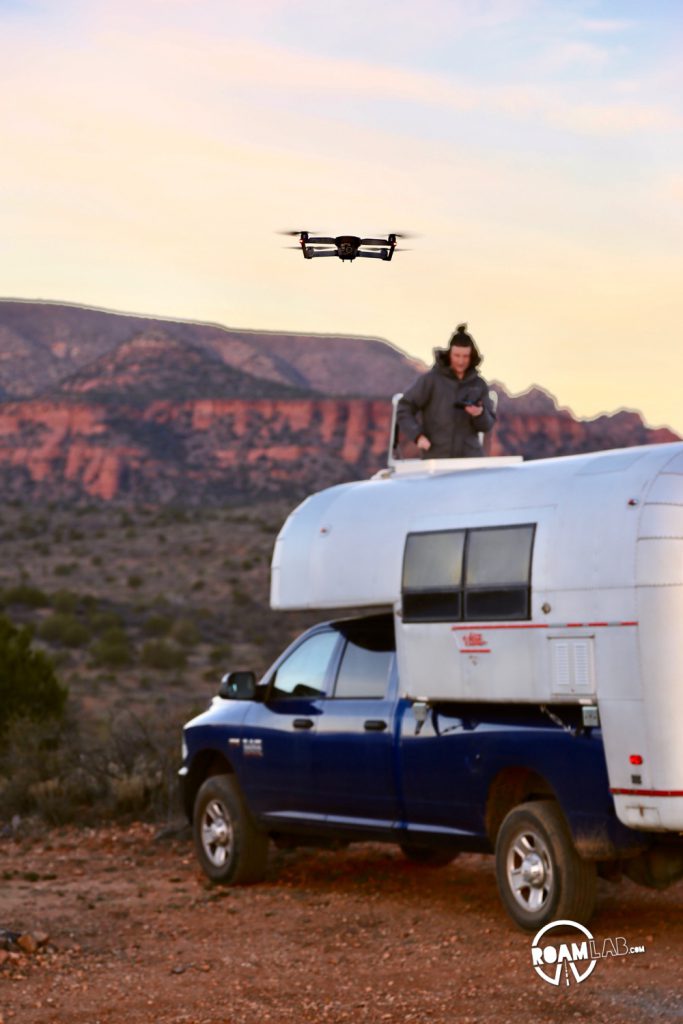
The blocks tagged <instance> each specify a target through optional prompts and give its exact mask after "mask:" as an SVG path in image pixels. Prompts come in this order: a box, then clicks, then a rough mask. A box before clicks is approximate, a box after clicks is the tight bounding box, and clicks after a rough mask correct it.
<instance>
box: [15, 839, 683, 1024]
mask: <svg viewBox="0 0 683 1024" xmlns="http://www.w3.org/2000/svg"><path fill="white" fill-rule="evenodd" d="M682 911H683V884H681V883H679V884H678V885H676V886H674V887H673V888H671V889H669V890H668V891H667V892H665V893H654V892H650V891H647V890H645V889H641V888H638V887H637V886H635V885H633V884H632V883H630V882H622V883H621V884H620V885H610V884H608V883H602V882H601V883H600V896H599V904H598V911H597V913H596V916H595V917H594V919H593V921H592V924H591V931H592V933H593V935H594V936H595V939H596V945H597V947H598V949H600V948H602V943H603V940H604V939H605V938H608V937H610V938H614V937H622V936H623V937H625V938H626V941H627V943H628V945H629V946H637V945H644V946H645V952H644V953H642V954H639V955H636V954H634V955H624V956H620V957H616V958H615V957H611V958H608V959H605V960H600V961H598V963H597V965H596V968H595V969H594V971H593V972H592V974H591V975H590V977H588V978H586V980H585V981H583V982H582V983H580V984H576V983H575V982H574V983H572V984H571V985H566V984H561V985H560V986H558V987H554V986H552V985H550V984H547V983H546V982H545V981H543V980H542V979H541V978H540V977H539V976H538V975H537V974H536V972H535V971H534V969H533V967H532V964H531V938H530V937H529V936H527V935H525V934H524V933H522V932H520V931H517V930H516V928H515V927H514V926H513V925H512V924H511V923H510V921H509V920H508V919H507V917H506V916H505V914H504V912H503V910H502V908H501V905H500V903H499V901H498V895H497V892H496V887H495V876H494V870H493V861H492V858H490V857H484V856H478V855H477V856H475V855H468V856H462V857H460V858H459V859H458V860H457V861H455V862H454V863H453V864H451V865H449V866H448V867H447V868H442V869H438V870H436V869H428V868H424V867H417V866H414V865H412V864H409V863H407V862H406V861H404V860H403V858H402V857H401V855H400V853H399V852H398V851H395V850H394V849H392V848H385V847H382V846H379V845H370V844H368V845H359V846H352V847H350V848H349V849H348V850H346V851H341V852H329V851H316V850H296V851H289V852H279V851H274V852H273V855H272V860H271V864H270V868H269V874H268V878H267V880H266V882H264V883H262V884H260V885H256V886H252V887H249V888H235V889H222V888H217V887H213V886H211V885H210V884H209V883H207V881H206V880H205V879H204V877H203V875H202V874H201V872H200V870H199V869H198V867H197V864H196V862H195V858H194V854H193V850H192V845H191V840H190V838H189V837H188V836H187V835H186V834H180V835H175V836H174V837H172V838H160V837H159V836H158V835H157V834H156V830H155V829H154V828H153V827H152V826H148V825H140V824H136V825H133V826H131V827H127V828H124V827H109V828H103V829H98V830H85V831H84V830H77V829H64V830H56V831H52V832H43V833H36V832H34V833H33V834H31V835H25V836H23V837H6V838H4V839H0V929H3V928H4V929H5V930H11V931H16V932H29V933H31V934H33V935H34V936H37V937H38V939H39V940H40V941H41V942H42V943H43V944H42V945H41V946H40V947H39V949H38V950H37V951H36V952H34V953H32V954H30V955H29V954H24V953H16V952H14V953H11V954H7V953H6V952H2V953H0V959H2V960H3V962H2V963H0V1024H124V1022H125V1024H227V1022H234V1024H242V1022H244V1024H252V1022H253V1024H257V1022H258V1024H266V1022H271V1024H278V1022H280V1021H282V1022H289V1021H292V1022H294V1021H296V1022H297V1024H326V1022H330V1024H344V1022H354V1024H363V1022H373V1024H374V1022H378V1024H383V1022H388V1024H394V1022H395V1024H399V1022H401V1024H403V1022H410V1021H416V1022H421V1024H422V1022H424V1024H446V1022H448V1024H451V1022H453V1024H488V1022H494V1021H495V1022H496V1024H506V1022H510V1024H519V1022H522V1021H523V1022H525V1024H551V1022H552V1024H556V1022H558V1021H565V1020H566V1021H572V1022H573V1021H589V1020H590V1021H596V1022H601V1024H602V1022H604V1024H626V1022H628V1024H640V1022H643V1024H644V1022H648V1024H651V1022H652V1021H664V1022H673V1021H683V913H682ZM41 932H42V933H46V934H47V935H49V939H46V936H45V934H43V935H42V936H41V935H40V933H41Z"/></svg>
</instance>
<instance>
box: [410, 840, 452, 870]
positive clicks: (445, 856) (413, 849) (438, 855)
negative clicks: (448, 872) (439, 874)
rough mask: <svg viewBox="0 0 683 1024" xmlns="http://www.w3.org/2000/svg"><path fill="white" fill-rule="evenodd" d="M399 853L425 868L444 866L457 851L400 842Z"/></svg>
mask: <svg viewBox="0 0 683 1024" xmlns="http://www.w3.org/2000/svg"><path fill="white" fill-rule="evenodd" d="M401 853H402V854H403V856H404V857H405V858H406V859H407V860H409V861H410V862H411V863H412V864H419V865H420V866H421V867H425V868H445V867H446V865H447V864H450V863H451V861H452V860H455V858H456V857H457V856H458V853H457V851H453V850H434V849H431V848H430V847H429V846H411V845H410V844H408V843H401Z"/></svg>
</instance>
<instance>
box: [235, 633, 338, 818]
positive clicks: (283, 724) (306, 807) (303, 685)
mask: <svg viewBox="0 0 683 1024" xmlns="http://www.w3.org/2000/svg"><path fill="white" fill-rule="evenodd" d="M340 642H341V641H340V636H339V634H338V633H337V632H336V631H335V630H333V629H331V628H327V629H322V630H320V631H318V632H316V633H313V634H309V635H308V636H305V637H304V638H303V640H302V641H301V643H299V644H298V645H297V646H296V647H295V648H294V649H293V650H290V651H288V652H287V653H286V654H285V655H284V657H283V658H282V659H281V660H280V661H279V662H276V664H275V666H274V668H273V669H272V671H271V675H270V678H269V679H267V680H266V683H267V688H266V698H265V700H264V701H263V702H262V703H254V704H252V705H251V706H250V708H249V711H248V712H247V715H246V716H245V720H244V726H243V730H242V762H243V765H242V767H243V770H242V772H241V779H240V781H241V783H242V786H243V789H244V792H245V795H246V798H247V803H248V804H249V806H250V807H251V808H252V809H253V810H254V811H255V812H256V813H257V814H259V815H261V814H265V815H268V816H269V817H272V818H275V817H277V818H281V819H283V820H284V819H289V820H297V819H298V820H301V819H302V818H307V819H308V818H310V816H311V813H312V812H314V799H313V790H314V776H313V766H312V756H311V754H312V743H313V738H314V736H315V734H316V730H317V726H318V722H319V720H320V715H321V710H322V703H323V698H324V696H325V694H326V692H328V687H329V685H330V678H331V673H332V670H333V668H334V665H335V664H336V661H337V658H336V652H337V649H338V646H339V644H340Z"/></svg>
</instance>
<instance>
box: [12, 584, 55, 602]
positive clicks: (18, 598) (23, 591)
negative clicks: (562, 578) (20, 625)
mask: <svg viewBox="0 0 683 1024" xmlns="http://www.w3.org/2000/svg"><path fill="white" fill-rule="evenodd" d="M2 597H3V601H4V603H5V604H7V605H10V604H20V605H24V606H25V607H27V608H45V607H46V606H47V605H48V604H49V603H50V602H49V599H48V596H47V594H45V593H44V591H42V590H41V589H40V588H39V587H34V586H33V584H31V583H17V584H16V585H15V586H13V587H8V588H7V590H5V591H4V593H3V595H2Z"/></svg>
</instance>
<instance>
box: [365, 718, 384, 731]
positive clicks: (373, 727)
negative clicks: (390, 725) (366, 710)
mask: <svg viewBox="0 0 683 1024" xmlns="http://www.w3.org/2000/svg"><path fill="white" fill-rule="evenodd" d="M386 727H387V723H386V722H383V721H382V719H381V718H368V720H367V722H365V724H364V725H363V728H364V729H365V731H366V732H384V730H385V729H386Z"/></svg>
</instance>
